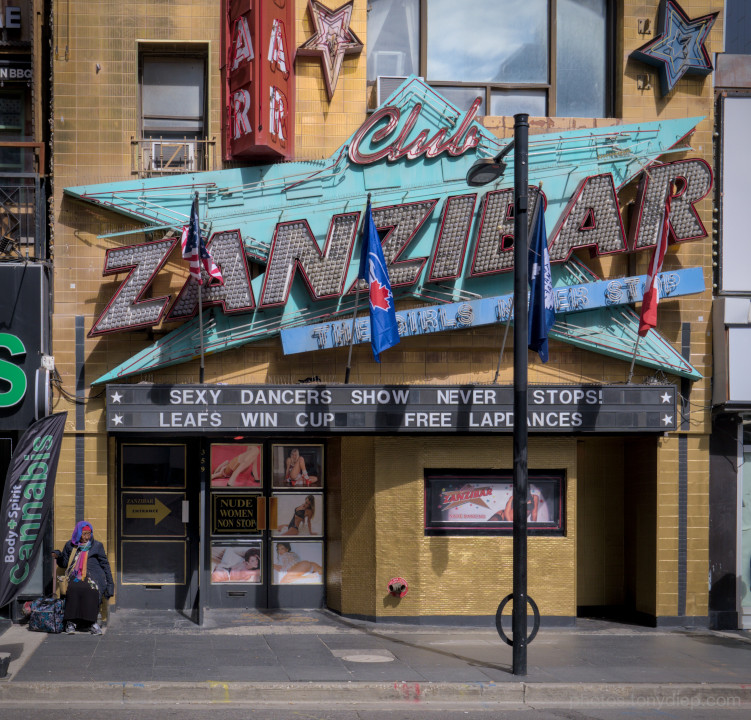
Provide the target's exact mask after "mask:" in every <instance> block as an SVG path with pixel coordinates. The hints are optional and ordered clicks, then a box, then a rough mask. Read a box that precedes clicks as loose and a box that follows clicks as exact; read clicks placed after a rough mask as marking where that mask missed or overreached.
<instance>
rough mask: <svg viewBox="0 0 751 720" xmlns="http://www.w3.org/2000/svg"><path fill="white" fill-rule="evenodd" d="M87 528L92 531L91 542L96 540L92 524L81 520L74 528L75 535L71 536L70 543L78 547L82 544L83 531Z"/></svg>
mask: <svg viewBox="0 0 751 720" xmlns="http://www.w3.org/2000/svg"><path fill="white" fill-rule="evenodd" d="M86 527H87V528H89V530H91V540H93V539H94V528H93V527H92V526H91V523H90V522H87V521H86V520H81V522H77V523H76V526H75V527H74V528H73V534H72V535H71V536H70V541H71V542H72V543H73V545H76V546H78V545H80V544H81V533H83V529H84V528H86Z"/></svg>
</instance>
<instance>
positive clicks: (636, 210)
mask: <svg viewBox="0 0 751 720" xmlns="http://www.w3.org/2000/svg"><path fill="white" fill-rule="evenodd" d="M241 4H242V3H231V4H230V9H231V10H232V12H233V13H235V14H231V16H230V17H231V18H233V19H232V22H231V23H229V24H228V28H229V30H228V32H229V35H228V37H231V38H235V39H234V40H233V43H234V44H233V45H232V47H233V49H232V50H231V52H230V54H229V60H228V68H232V67H234V66H235V64H237V68H238V71H239V68H240V67H241V65H242V63H243V62H244V61H245V60H244V59H245V58H246V57H248V51H247V50H246V47H247V46H248V44H249V41H248V40H247V39H245V37H246V36H245V34H243V33H244V32H245V31H244V30H243V28H244V27H245V24H248V23H250V24H248V27H251V25H252V17H250V16H248V17H247V18H246V21H242V18H243V17H245V15H243V14H242V13H240V14H239V15H238V14H237V13H236V12H235V11H236V10H237V9H238V8H239V7H240V5H241ZM269 5H270V6H273V5H274V4H273V3H270V4H269ZM254 7H256V8H257V7H258V4H255V5H254ZM251 34H252V33H251ZM264 47H265V46H264ZM264 52H265V51H264ZM232 53H234V57H235V59H234V60H232ZM238 58H240V59H239V60H238ZM476 112H477V104H476V103H475V104H474V105H473V106H472V107H471V108H470V110H469V111H468V112H467V113H465V114H462V113H459V112H458V111H456V109H455V108H453V106H451V105H450V104H449V103H447V102H446V101H445V100H444V99H443V98H442V97H441V96H440V95H438V94H437V93H436V92H435V91H433V90H432V89H431V88H429V87H428V86H427V85H425V84H424V83H422V82H421V81H420V80H419V79H417V78H410V79H408V80H407V81H405V83H404V84H403V85H402V86H401V87H400V88H399V89H398V90H397V91H396V92H395V93H394V94H393V95H392V96H391V97H390V98H389V99H388V100H387V101H386V102H385V103H384V105H383V106H382V107H381V108H379V109H377V110H376V112H375V113H373V115H371V116H370V117H369V118H368V119H367V120H366V121H365V123H364V124H363V125H362V126H361V127H360V128H359V129H358V130H357V131H356V132H355V133H354V134H353V136H352V137H351V138H350V140H349V141H348V142H347V143H346V144H345V145H343V146H342V148H341V149H340V150H339V151H337V152H336V153H334V154H333V155H332V156H331V158H329V159H328V160H327V161H323V162H320V161H319V162H315V163H314V162H296V163H283V164H277V165H269V166H265V167H261V168H258V167H256V168H239V169H232V170H223V171H217V172H209V173H201V174H198V175H194V176H189V178H188V179H187V180H186V177H184V176H182V177H180V178H177V179H175V178H171V177H168V178H158V179H155V180H146V181H140V182H139V183H138V185H134V184H133V183H131V182H123V183H114V184H107V185H100V186H95V187H80V188H68V189H66V193H68V194H69V195H73V196H75V197H78V198H80V199H83V200H86V201H88V202H93V203H96V204H103V205H106V206H107V208H108V209H111V210H112V209H114V210H116V211H119V212H122V213H123V214H125V215H128V216H131V217H134V216H135V217H138V218H140V219H142V220H143V221H145V222H147V223H148V224H151V225H154V226H158V225H160V224H161V225H163V224H165V223H166V224H170V223H174V218H175V216H178V217H179V216H181V215H182V216H184V217H186V218H187V215H188V213H189V209H190V203H191V201H192V195H193V192H194V191H195V190H198V192H199V196H200V205H201V212H200V217H201V219H202V221H203V222H204V231H205V232H206V234H207V237H208V238H209V240H208V243H207V245H208V247H209V250H210V251H211V253H212V255H213V257H214V260H215V262H216V263H217V264H218V265H219V266H220V267H221V269H222V274H223V276H224V284H223V285H219V284H211V283H208V282H207V283H204V285H203V286H202V287H200V292H201V298H202V304H203V306H204V308H208V307H211V306H214V307H218V308H220V309H221V313H217V314H215V320H216V323H215V324H213V323H212V324H208V325H207V327H206V329H205V330H204V331H203V333H204V337H203V340H204V343H203V345H204V348H205V350H206V352H207V353H208V354H210V353H212V352H220V351H223V350H227V349H230V348H234V347H239V346H241V345H243V344H245V343H248V342H253V341H254V340H260V339H266V338H269V337H274V336H281V337H282V339H283V341H284V333H285V332H287V331H288V330H291V329H292V328H296V332H297V333H298V335H299V333H300V332H301V328H302V330H303V331H306V330H305V329H307V335H308V336H307V338H305V339H304V341H303V338H301V337H299V336H298V337H297V338H296V339H295V340H294V341H293V342H287V341H284V350H285V352H286V353H288V352H295V351H296V348H298V349H299V348H300V347H303V348H304V350H306V351H312V350H318V349H323V348H327V347H335V346H336V345H338V344H340V343H337V342H323V341H322V339H321V338H322V335H321V329H320V323H326V322H332V321H334V320H336V321H337V322H340V321H342V320H343V319H344V318H346V317H347V316H348V314H349V315H350V316H351V309H352V308H353V307H354V296H355V292H354V289H355V281H356V276H357V270H358V266H359V232H358V230H359V227H360V225H361V222H362V216H363V212H364V209H365V204H366V203H365V201H366V196H367V194H368V193H370V194H371V196H372V206H373V219H374V222H375V225H376V228H377V229H378V231H379V234H380V236H381V240H382V247H383V255H384V259H385V263H386V266H387V270H388V274H389V278H390V281H391V287H392V290H393V292H394V296H395V298H396V300H397V302H398V301H399V300H400V299H408V300H410V301H412V303H413V304H414V301H419V302H422V303H423V304H424V305H423V307H424V308H429V309H433V311H434V317H438V315H439V314H440V311H441V309H444V310H445V311H444V312H443V316H444V317H448V318H450V321H447V322H443V323H438V322H435V323H434V322H416V321H415V322H412V321H411V320H410V319H409V318H407V317H406V316H405V317H404V319H403V322H402V323H401V324H400V328H399V332H400V335H402V336H405V335H406V336H409V335H414V334H424V333H428V332H439V331H445V330H461V329H466V328H467V327H471V326H472V324H473V323H472V322H469V320H468V317H469V315H470V314H471V313H470V311H469V310H468V309H467V307H465V306H462V303H466V302H469V301H473V300H480V299H488V300H491V301H498V299H499V298H500V297H501V296H502V295H503V294H504V293H505V294H510V293H511V291H512V282H513V280H512V273H511V271H512V270H513V245H514V236H513V231H514V213H513V194H514V190H513V180H512V179H511V178H512V177H513V172H512V169H511V167H509V171H508V172H507V173H506V175H507V176H508V178H509V179H506V178H505V177H504V179H502V180H501V181H499V182H497V183H495V184H494V185H490V186H488V189H487V191H483V192H478V191H476V190H474V189H473V188H470V187H469V186H468V185H467V183H466V179H465V178H466V174H467V170H468V169H469V167H470V166H471V165H472V163H473V162H474V161H475V160H476V158H477V157H478V156H479V157H482V156H485V157H487V156H490V155H494V154H496V153H497V152H498V151H499V149H500V148H502V147H503V145H504V144H505V143H507V142H508V141H500V140H499V139H498V138H496V137H495V136H493V135H492V133H490V132H489V131H488V130H486V129H485V128H483V127H482V126H481V125H479V124H478V123H477V121H476ZM700 120H701V118H687V119H685V120H664V121H661V122H659V123H658V122H655V123H641V124H639V125H622V126H614V127H612V128H605V129H598V130H596V131H595V130H586V131H574V132H568V133H557V134H554V135H540V136H532V138H531V143H530V167H529V172H530V188H529V202H530V206H531V207H534V206H535V204H536V203H544V208H545V216H546V226H547V227H548V228H551V230H550V234H549V238H548V247H549V254H550V260H551V263H553V283H554V286H555V287H556V288H557V289H559V288H563V289H564V290H561V291H559V292H557V297H558V298H559V304H560V307H559V312H561V313H564V314H565V313H570V312H578V313H584V314H582V315H580V316H579V317H577V322H576V323H570V324H569V325H570V326H574V325H576V326H577V327H584V328H585V331H586V334H587V335H588V336H589V337H590V338H591V337H592V335H593V333H592V326H593V325H595V324H598V325H601V326H602V327H603V328H604V329H603V332H604V333H605V334H607V333H608V332H611V330H610V328H611V327H612V326H614V325H615V323H608V322H604V321H603V319H602V317H601V316H598V317H597V318H596V317H595V315H592V314H590V315H589V316H586V311H591V310H592V309H593V307H595V306H594V305H593V304H592V303H591V302H578V301H577V300H576V297H579V298H581V297H584V296H585V295H588V293H587V292H586V289H585V290H580V291H578V292H577V293H576V294H575V296H574V295H572V294H571V292H569V286H572V285H582V284H588V283H592V282H599V281H608V282H610V281H617V280H618V279H617V278H599V277H597V276H596V275H594V273H592V272H591V271H589V270H588V269H587V268H586V267H584V268H583V269H581V268H578V267H575V266H576V264H577V263H578V264H579V265H581V263H580V262H579V261H578V260H575V259H574V258H573V257H572V255H573V253H574V251H576V250H578V249H583V248H586V249H587V250H588V251H589V253H591V254H592V255H605V254H611V253H622V252H633V251H641V250H651V249H652V248H653V247H654V246H655V244H656V242H657V239H658V237H659V235H660V232H661V228H662V216H663V211H664V208H665V203H666V199H667V193H668V192H669V188H670V187H671V183H674V184H675V188H676V190H675V191H674V194H673V196H672V202H671V204H670V216H669V224H670V240H671V242H673V243H676V242H684V241H690V240H695V239H699V238H704V237H706V235H707V233H706V229H705V228H704V226H703V224H702V222H701V221H700V219H699V216H698V213H697V210H696V204H697V203H698V202H699V201H700V200H701V199H702V198H704V197H705V196H706V195H707V194H708V193H709V191H710V189H711V186H712V173H711V170H710V168H709V166H708V164H707V163H706V162H704V161H703V160H701V159H692V158H685V157H681V159H679V160H676V161H674V162H658V161H657V159H658V158H659V157H660V156H662V155H663V154H664V153H665V152H667V151H669V150H670V149H671V148H672V147H673V146H675V145H676V143H678V142H679V141H680V140H681V139H682V138H684V137H686V136H687V135H689V134H690V133H691V132H692V130H693V129H694V128H695V126H696V125H697V124H698V122H699V121H700ZM510 157H511V156H509V158H510ZM509 164H510V165H511V164H512V161H511V160H510V161H509ZM647 166H649V173H648V174H647V173H643V172H642V171H643V169H644V168H645V167H647ZM190 178H192V179H193V180H192V181H193V182H194V184H195V186H194V188H193V187H190V182H189V180H190ZM634 179H638V188H637V195H636V199H635V202H634V204H633V206H632V208H631V210H632V212H631V213H630V218H631V219H630V223H629V228H628V232H627V231H626V228H625V227H624V223H623V221H622V208H621V205H620V202H619V198H618V193H619V190H620V188H622V187H624V186H625V185H626V184H628V183H629V182H630V181H631V180H634ZM178 180H179V183H178ZM540 181H543V183H544V192H543V191H542V190H541V189H540ZM172 185H174V187H172ZM186 187H188V188H189V191H185V192H184V193H183V190H184V189H185V188H186ZM206 188H210V189H209V190H207V189H206ZM183 194H184V195H185V197H184V198H183ZM528 215H529V218H530V221H531V218H532V217H533V215H534V213H532V212H530V213H528ZM176 244H177V243H176V240H175V239H174V238H165V239H163V240H158V241H155V242H149V243H141V244H137V245H125V246H121V247H115V248H112V249H110V250H109V251H107V254H106V258H105V269H104V274H105V275H110V274H124V273H127V274H126V276H125V279H124V280H123V281H122V283H121V284H120V286H119V287H118V289H117V290H116V292H115V294H114V295H113V297H112V298H111V300H110V301H109V302H108V303H107V304H106V306H105V308H104V309H103V310H102V311H101V312H100V314H99V316H98V317H97V319H96V320H95V322H94V324H93V326H92V328H91V331H90V335H91V336H97V335H103V334H107V333H111V332H118V331H124V330H131V329H136V328H144V327H150V326H153V325H155V324H157V323H160V322H181V323H184V325H182V326H181V327H180V328H178V329H176V330H174V331H173V332H172V333H169V334H168V335H166V336H165V337H163V338H161V339H160V340H159V341H157V343H156V344H155V345H153V346H152V347H150V348H147V349H145V350H144V351H143V352H141V353H139V354H138V355H136V356H135V357H134V358H131V360H130V361H128V362H127V363H124V364H123V365H122V366H121V367H119V368H116V369H114V370H113V371H111V372H110V373H108V374H107V375H105V376H103V377H102V378H99V379H98V380H97V381H96V382H109V381H112V380H114V379H116V378H119V377H125V376H127V375H131V374H135V373H139V372H144V371H146V370H153V369H154V368H156V367H160V366H166V365H172V364H176V363H179V362H184V361H186V360H188V359H191V358H192V357H195V356H196V355H197V351H198V347H199V344H200V343H199V340H200V338H199V337H198V336H197V332H198V328H197V322H196V314H197V311H198V293H199V286H198V284H197V283H196V282H195V281H194V280H192V279H188V280H187V281H186V283H185V284H184V285H183V287H182V289H181V291H180V292H179V293H178V295H177V297H176V298H175V299H174V301H173V299H172V297H171V296H163V297H151V296H150V292H149V287H150V285H151V283H152V282H153V280H154V278H155V276H156V275H157V273H159V272H162V271H163V269H164V268H165V265H166V263H167V260H168V258H169V256H170V254H171V253H172V252H173V251H174V250H175V248H176ZM249 262H254V263H257V264H258V265H261V266H263V272H261V273H259V274H256V275H257V276H256V277H253V273H251V272H250V270H249ZM682 273H683V269H681V270H676V271H674V272H673V274H672V275H671V277H670V278H669V279H666V280H665V281H664V282H662V285H661V291H662V292H663V295H668V296H669V295H671V294H673V295H680V294H685V293H688V292H703V291H704V282H703V277H702V279H701V281H700V283H698V284H691V283H688V282H687V278H685V277H684V276H683V275H682ZM251 278H252V279H251ZM628 280H629V282H631V284H632V285H633V286H634V287H633V288H632V289H631V291H629V292H627V293H620V297H621V298H622V300H623V302H626V303H634V302H639V301H640V300H641V288H642V287H643V283H644V278H643V277H642V276H636V277H635V278H631V279H628ZM692 283H693V281H692ZM609 287H610V291H609V295H610V296H612V295H613V290H612V288H613V286H612V285H611V286H609ZM689 287H690V289H689ZM596 294H597V295H598V296H599V297H604V298H605V299H604V300H603V302H602V303H600V304H598V305H597V307H601V306H603V305H611V304H613V303H610V302H609V301H608V299H607V297H608V293H607V292H606V293H604V294H603V293H602V292H601V291H598V292H597V293H596ZM569 298H572V299H571V300H569ZM444 306H452V307H449V308H446V307H444ZM397 309H398V308H397ZM503 316H504V313H503V312H497V313H496V318H495V320H494V322H503ZM506 316H507V314H506ZM350 332H351V331H350ZM356 334H357V337H356V340H357V341H358V342H360V341H363V340H364V339H365V338H367V333H366V332H361V331H358V332H357V333H356ZM653 334H655V335H656V333H653ZM560 339H562V340H563V341H569V340H570V338H567V337H564V336H562V337H561V338H560ZM618 344H619V343H613V342H610V343H607V342H604V343H602V347H605V346H608V347H610V348H612V347H614V346H617V345H618ZM589 347H590V349H592V350H594V351H603V352H605V351H606V350H604V349H600V348H599V347H598V345H597V343H590V345H589ZM610 354H612V351H611V352H610ZM626 354H627V353H626ZM642 360H643V358H642V357H637V362H641V361H642ZM669 369H670V370H673V368H672V367H669ZM689 376H690V373H689ZM694 377H695V376H694Z"/></svg>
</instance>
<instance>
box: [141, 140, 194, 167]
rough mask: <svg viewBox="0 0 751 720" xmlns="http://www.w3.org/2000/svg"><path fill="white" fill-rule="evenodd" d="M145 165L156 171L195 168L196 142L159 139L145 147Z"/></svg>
mask: <svg viewBox="0 0 751 720" xmlns="http://www.w3.org/2000/svg"><path fill="white" fill-rule="evenodd" d="M149 152H150V157H148V158H144V159H145V160H147V162H146V163H145V164H146V167H148V169H149V170H152V171H156V172H165V173H166V172H176V173H178V172H192V171H194V170H195V169H196V144H195V143H194V142H191V141H186V140H182V141H170V140H160V141H158V142H152V143H151V147H150V148H147V154H148V153H149Z"/></svg>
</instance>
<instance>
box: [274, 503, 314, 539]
mask: <svg viewBox="0 0 751 720" xmlns="http://www.w3.org/2000/svg"><path fill="white" fill-rule="evenodd" d="M315 514H316V499H315V497H313V495H308V497H306V498H305V501H304V502H303V504H302V505H298V506H297V507H296V508H295V512H294V513H293V515H292V519H291V520H290V521H289V524H287V525H280V526H279V532H280V533H282V535H299V534H300V529H301V528H302V529H304V528H305V525H306V524H307V526H308V534H309V535H312V534H313V527H312V525H311V521H312V520H313V517H314V516H315ZM283 531H284V532H283Z"/></svg>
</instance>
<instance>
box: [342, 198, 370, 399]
mask: <svg viewBox="0 0 751 720" xmlns="http://www.w3.org/2000/svg"><path fill="white" fill-rule="evenodd" d="M367 205H370V193H368V203H367ZM367 205H366V210H365V216H363V228H364V227H365V223H366V222H367V220H368V218H367V214H368V211H367ZM360 235H361V236H362V235H363V233H362V232H361V233H360ZM359 304H360V277H359V275H358V277H357V280H356V281H355V311H354V312H353V313H352V332H351V333H350V338H349V356H348V357H347V369H346V370H345V371H344V384H345V385H349V373H350V370H351V369H352V346H353V345H354V344H355V322H356V320H357V307H358V305H359Z"/></svg>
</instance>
